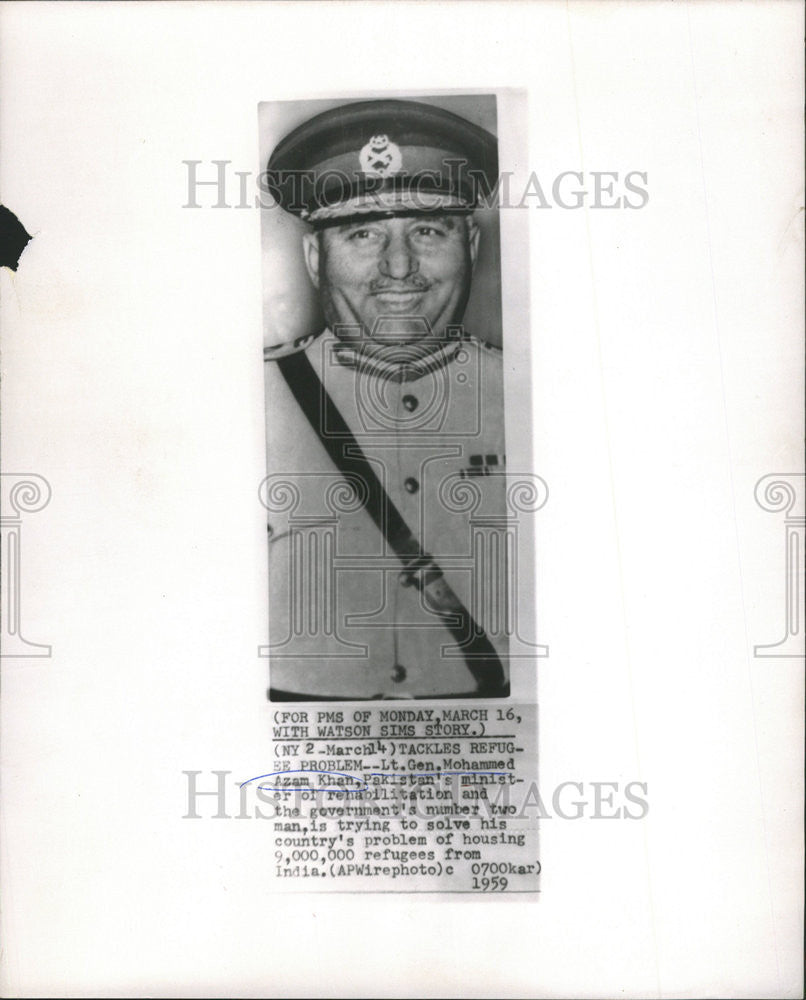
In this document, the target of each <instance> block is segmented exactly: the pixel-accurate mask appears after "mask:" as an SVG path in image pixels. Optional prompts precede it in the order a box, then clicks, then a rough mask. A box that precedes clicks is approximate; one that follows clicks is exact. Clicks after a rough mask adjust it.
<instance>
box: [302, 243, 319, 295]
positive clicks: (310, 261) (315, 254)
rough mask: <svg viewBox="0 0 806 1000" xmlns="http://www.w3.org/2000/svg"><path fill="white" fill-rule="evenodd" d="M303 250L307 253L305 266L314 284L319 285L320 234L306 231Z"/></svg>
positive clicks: (316, 286)
mask: <svg viewBox="0 0 806 1000" xmlns="http://www.w3.org/2000/svg"><path fill="white" fill-rule="evenodd" d="M302 252H303V253H304V255H305V266H306V267H307V268H308V274H309V275H310V278H311V281H312V282H313V284H314V288H318V287H319V234H318V233H305V235H304V236H303V237H302Z"/></svg>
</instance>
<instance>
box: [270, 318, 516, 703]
mask: <svg viewBox="0 0 806 1000" xmlns="http://www.w3.org/2000/svg"><path fill="white" fill-rule="evenodd" d="M300 349H304V350H305V352H306V354H307V356H308V358H309V360H310V362H311V365H312V366H313V368H314V370H315V371H316V373H317V375H318V377H319V379H320V381H321V383H322V385H323V386H324V388H325V389H326V391H327V393H328V394H329V395H330V397H331V399H332V400H333V402H334V403H335V405H336V407H337V408H338V410H339V411H340V413H341V415H342V417H343V418H344V420H345V421H346V423H347V425H348V426H349V428H350V429H351V431H352V433H353V435H354V437H355V439H356V440H357V442H358V444H359V445H360V448H361V449H362V451H363V453H364V455H365V456H366V458H367V459H368V461H369V462H370V463H371V465H372V466H373V468H374V470H375V472H376V474H377V476H378V478H379V479H380V480H381V482H382V484H383V486H384V488H385V490H386V492H387V494H388V496H389V497H390V499H391V500H392V502H393V503H394V505H395V506H396V507H397V509H398V510H399V511H400V513H401V514H402V515H403V518H404V519H405V521H406V523H407V524H408V526H409V528H410V529H411V531H412V533H413V534H414V535H415V536H416V537H417V538H418V539H419V541H420V544H421V546H422V548H423V549H425V550H426V551H427V552H429V553H430V554H431V555H432V556H433V557H434V560H435V561H436V563H437V564H438V565H439V567H440V568H441V570H442V571H443V573H444V575H445V578H446V580H447V582H448V583H449V584H450V586H451V587H452V589H453V590H454V592H455V593H456V595H457V596H458V597H459V598H460V600H461V601H462V603H463V604H464V605H465V607H466V608H467V609H468V610H469V611H470V612H471V614H472V615H473V617H474V619H475V621H476V622H477V623H478V624H479V625H480V626H482V627H483V628H484V630H485V632H486V633H487V636H488V638H489V639H490V641H491V642H492V644H493V646H494V647H495V649H496V652H497V653H498V655H499V657H500V659H501V661H502V663H503V664H504V667H505V670H506V654H507V607H506V593H507V573H508V566H509V565H510V564H511V559H510V558H508V555H509V556H511V553H510V554H508V553H507V545H508V543H507V537H508V536H507V533H506V506H505V496H506V482H505V448H504V406H503V368H502V359H501V352H500V350H499V349H498V348H495V347H493V346H491V345H488V344H486V343H484V342H483V341H479V340H476V339H474V338H466V339H461V340H459V339H457V340H449V341H446V342H444V343H443V344H442V345H440V346H439V347H438V348H437V349H436V350H435V351H434V352H432V353H431V354H429V355H427V356H426V357H424V358H420V359H418V360H413V361H408V362H405V363H395V362H388V361H378V360H373V359H369V358H367V357H366V356H365V355H364V354H362V353H361V352H360V351H358V350H356V348H355V347H354V346H351V345H350V343H349V342H345V341H342V340H339V339H338V338H336V337H335V336H334V335H333V334H332V333H331V332H330V331H329V330H326V331H325V332H324V334H322V335H321V336H319V337H317V338H315V339H311V342H310V343H307V341H305V342H303V344H302V345H301V346H300ZM265 367H266V393H267V399H266V414H267V451H268V477H267V479H266V481H265V483H264V489H263V494H262V495H263V500H264V503H265V505H266V507H267V509H268V512H269V516H268V522H269V525H268V526H269V590H270V593H269V629H270V633H269V656H270V672H271V686H272V688H273V689H275V690H278V691H280V692H283V693H285V694H298V695H301V696H308V697H310V696H314V697H322V698H344V699H350V698H379V697H390V698H405V697H439V696H463V695H465V696H466V695H471V694H472V693H473V692H474V690H475V682H474V679H473V676H472V675H471V673H470V671H469V669H468V667H467V664H466V661H465V658H464V656H463V653H462V650H461V649H460V648H459V647H458V645H457V643H456V641H455V639H454V638H453V637H452V635H451V632H450V631H449V629H448V628H447V627H446V626H445V624H444V623H443V621H441V620H440V618H439V617H438V616H435V615H434V613H433V611H431V610H429V608H428V607H427V606H426V604H425V601H424V599H423V594H422V593H421V591H420V590H418V588H417V587H415V586H411V583H410V578H409V579H408V580H407V575H406V573H405V572H402V570H403V567H402V565H401V563H400V560H399V559H398V557H397V556H396V555H395V553H394V551H393V550H392V549H391V548H390V546H389V544H388V543H387V541H386V539H385V538H384V535H383V534H382V532H381V531H380V530H379V528H378V527H377V526H376V524H375V522H374V521H373V520H372V518H371V517H370V515H369V513H368V512H367V510H366V509H365V508H364V507H363V505H362V503H361V498H360V497H361V483H360V482H354V483H350V482H348V481H347V480H346V479H345V477H344V476H343V475H342V474H341V473H340V472H339V470H338V469H337V468H336V467H335V465H334V464H333V462H332V460H331V459H330V458H329V457H328V455H327V453H326V451H325V449H324V447H323V445H322V442H321V441H320V440H319V437H318V436H317V434H316V433H315V432H314V430H313V428H312V427H311V426H310V424H309V423H308V421H307V420H306V419H305V417H304V416H303V414H302V411H301V410H300V407H299V405H298V404H297V402H296V401H295V399H294V397H293V396H292V394H291V391H290V389H289V387H288V385H287V384H286V382H285V380H284V378H283V376H282V374H281V372H280V371H279V369H278V366H277V364H276V362H274V361H272V360H271V359H269V360H267V361H266V366H265ZM329 432H330V429H329V428H327V427H324V428H323V433H325V434H327V433H329ZM345 447H346V445H345Z"/></svg>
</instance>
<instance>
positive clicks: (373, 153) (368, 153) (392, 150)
mask: <svg viewBox="0 0 806 1000" xmlns="http://www.w3.org/2000/svg"><path fill="white" fill-rule="evenodd" d="M358 161H359V163H360V164H361V169H362V170H363V172H364V173H365V174H373V175H374V176H375V177H386V176H387V175H388V174H396V173H397V172H398V171H399V170H400V168H401V167H402V166H403V157H402V156H401V153H400V147H399V146H396V145H395V144H394V143H393V142H390V141H389V136H388V135H373V136H372V138H371V139H370V140H369V142H368V143H367V144H366V146H364V148H363V149H362V150H361V152H360V153H359V154H358Z"/></svg>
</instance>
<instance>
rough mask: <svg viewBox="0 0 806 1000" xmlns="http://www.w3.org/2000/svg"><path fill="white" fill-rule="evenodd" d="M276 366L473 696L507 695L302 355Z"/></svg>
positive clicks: (459, 606)
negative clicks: (450, 642)
mask: <svg viewBox="0 0 806 1000" xmlns="http://www.w3.org/2000/svg"><path fill="white" fill-rule="evenodd" d="M276 363H277V365H278V367H279V369H280V372H281V374H282V376H283V378H284V379H285V381H286V383H287V384H288V387H289V389H290V390H291V393H292V394H293V396H294V399H295V400H296V401H297V403H298V404H299V407H300V409H301V410H302V412H303V413H304V414H305V418H306V419H307V421H308V423H309V424H310V425H311V428H312V429H313V430H314V432H315V433H316V436H317V437H318V439H319V442H320V443H321V445H322V447H323V448H324V449H325V451H326V452H327V454H328V457H329V458H330V459H331V461H332V462H333V464H334V465H335V466H336V468H337V469H338V470H339V472H341V473H342V475H343V476H344V477H345V479H346V480H347V481H348V483H349V482H350V481H351V480H353V481H354V480H355V477H358V479H359V480H360V481H361V483H362V484H363V487H364V489H363V491H362V494H363V495H361V496H360V497H359V499H360V500H361V502H362V504H363V507H364V508H365V510H366V511H367V513H368V514H369V516H370V517H371V518H372V520H373V522H374V523H375V525H376V526H377V527H378V530H379V531H380V532H381V534H382V535H383V536H384V538H385V539H386V541H387V543H388V545H389V547H390V548H391V549H392V551H393V552H394V553H395V555H396V556H397V557H398V559H399V560H400V562H401V564H402V566H403V573H404V576H403V583H404V584H405V585H406V586H414V587H416V588H417V589H418V590H419V591H420V592H421V593H422V594H423V598H424V604H425V606H426V608H427V609H428V610H429V611H431V612H433V614H434V615H436V616H437V617H438V618H439V619H440V620H441V621H442V622H443V624H444V625H445V627H446V628H447V629H448V630H449V631H450V633H451V635H452V636H453V638H454V639H455V640H456V643H457V645H458V647H459V649H460V650H461V651H462V655H463V656H464V658H465V663H466V665H467V668H468V670H469V671H470V673H471V674H472V675H473V678H474V680H475V682H476V694H477V696H486V697H502V696H505V695H507V694H508V693H509V686H508V684H507V683H506V675H505V672H504V668H503V665H502V663H501V660H500V658H499V656H498V654H497V653H496V651H495V647H494V646H493V644H492V643H491V642H490V640H489V638H488V637H487V635H486V633H485V632H484V630H483V629H482V628H481V627H480V626H479V625H478V623H477V622H476V621H475V620H474V618H473V616H472V615H471V613H470V612H469V611H468V609H467V608H466V607H465V606H464V604H463V603H462V602H461V601H460V600H459V598H458V597H457V596H456V594H455V593H454V591H453V588H452V587H451V586H450V584H449V583H448V581H447V580H446V579H445V577H444V575H443V572H442V570H441V569H440V567H439V566H438V565H437V563H436V562H435V561H434V558H433V557H432V556H431V555H430V554H429V553H428V552H425V551H424V550H423V548H422V546H421V545H420V543H419V541H418V540H417V538H415V536H414V534H413V532H412V531H411V529H410V528H409V526H408V525H407V524H406V522H405V520H404V518H403V515H402V514H401V513H400V511H399V510H398V509H397V507H396V506H395V505H394V503H393V502H392V500H391V498H390V497H389V495H388V493H387V492H386V490H385V489H384V488H383V484H382V483H381V481H380V479H379V478H378V476H377V474H376V472H375V470H374V469H373V467H372V465H371V464H370V463H369V461H368V460H367V458H366V456H365V455H364V452H363V451H362V450H361V447H360V445H359V444H358V442H357V441H356V439H355V436H354V435H353V433H352V431H351V430H350V428H349V427H348V426H347V424H346V422H345V420H344V418H343V417H342V415H341V413H340V411H339V409H338V407H337V406H336V404H335V403H334V402H333V400H332V399H331V397H330V396H329V394H328V392H327V390H326V389H325V387H324V385H322V382H321V381H320V379H319V376H318V375H317V374H316V372H315V371H314V368H313V366H312V365H311V363H310V361H309V359H308V357H307V355H306V354H305V352H304V351H298V352H296V353H293V354H286V355H285V356H283V357H278V358H277V359H276ZM324 428H327V433H324Z"/></svg>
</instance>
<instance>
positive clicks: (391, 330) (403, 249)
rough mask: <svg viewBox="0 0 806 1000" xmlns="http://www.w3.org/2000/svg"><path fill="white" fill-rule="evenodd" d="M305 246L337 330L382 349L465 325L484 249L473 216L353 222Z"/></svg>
mask: <svg viewBox="0 0 806 1000" xmlns="http://www.w3.org/2000/svg"><path fill="white" fill-rule="evenodd" d="M304 241H305V242H304V249H305V260H306V263H307V266H308V272H309V274H310V276H311V279H312V280H313V283H314V284H315V285H316V287H317V288H318V289H319V295H320V298H321V301H322V308H323V310H324V313H325V318H326V320H327V322H328V325H329V326H330V327H331V329H333V328H334V327H335V326H336V325H338V324H349V325H351V326H354V325H356V324H360V325H361V326H362V327H363V330H364V333H365V335H366V336H370V337H372V338H373V339H374V340H375V341H376V342H379V343H396V344H399V343H410V342H413V341H416V340H421V339H422V338H424V337H427V336H428V335H429V333H431V334H432V335H433V336H436V337H441V336H442V335H443V334H444V330H445V327H446V325H447V324H449V323H458V322H459V321H460V320H461V318H462V314H463V312H464V308H465V305H466V303H467V297H468V295H469V293H470V277H471V273H472V270H473V264H474V263H475V260H476V252H477V248H478V228H477V226H476V225H475V223H474V222H473V221H472V220H471V219H470V217H469V216H460V215H448V214H439V213H433V214H430V215H428V216H398V217H394V218H389V219H378V220H373V221H368V222H362V221H360V220H349V221H347V222H345V223H344V224H343V225H337V226H331V227H329V228H327V229H324V230H322V231H321V232H320V233H309V234H307V235H306V236H305V238H304ZM380 317H383V318H384V322H383V323H382V324H377V325H376V321H377V320H378V319H379V318H380ZM423 320H425V322H423Z"/></svg>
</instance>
